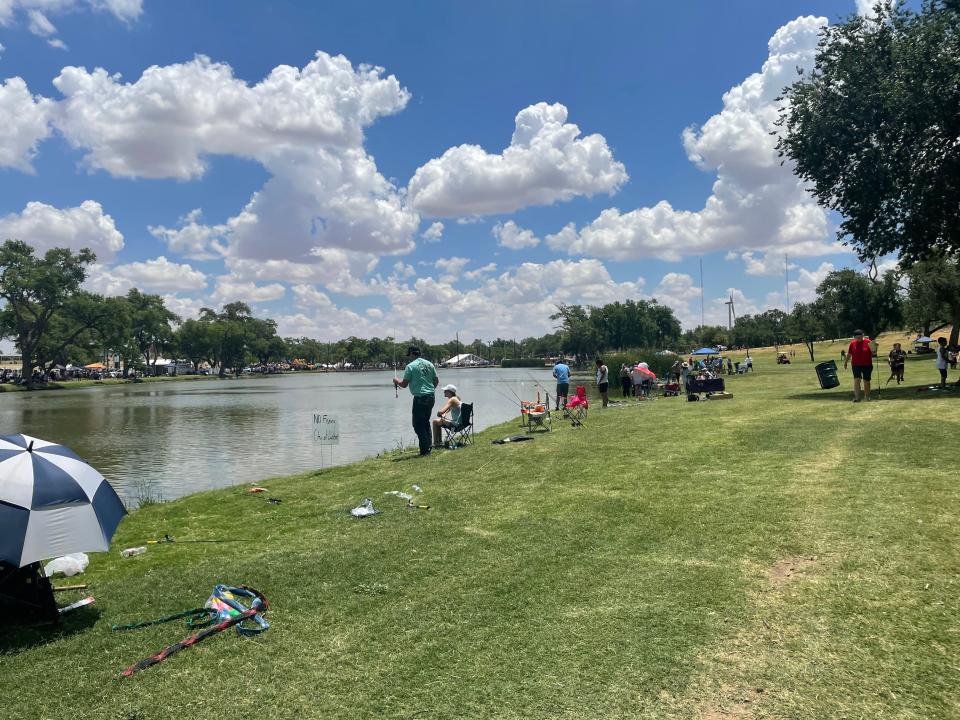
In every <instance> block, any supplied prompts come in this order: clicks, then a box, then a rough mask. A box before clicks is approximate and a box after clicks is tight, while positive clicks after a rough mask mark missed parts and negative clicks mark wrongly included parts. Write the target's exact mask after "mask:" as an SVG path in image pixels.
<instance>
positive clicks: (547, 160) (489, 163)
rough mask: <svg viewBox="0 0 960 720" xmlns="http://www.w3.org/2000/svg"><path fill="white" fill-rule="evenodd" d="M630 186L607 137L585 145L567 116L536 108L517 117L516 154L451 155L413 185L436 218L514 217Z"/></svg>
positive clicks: (416, 197)
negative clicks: (524, 211) (528, 210)
mask: <svg viewBox="0 0 960 720" xmlns="http://www.w3.org/2000/svg"><path fill="white" fill-rule="evenodd" d="M626 180H627V172H626V169H625V168H624V166H623V164H622V163H619V162H617V161H616V160H614V158H613V153H612V152H611V150H610V148H609V147H608V146H607V141H606V139H604V137H603V136H602V135H598V134H594V135H588V136H586V137H580V128H578V127H577V126H576V125H574V124H572V123H568V122H567V108H566V107H565V106H563V105H561V104H559V103H554V104H553V105H548V104H547V103H537V104H536V105H531V106H530V107H527V108H525V109H523V110H521V111H520V112H519V113H518V114H517V117H516V123H515V129H514V132H513V138H512V139H511V141H510V146H509V147H507V148H506V149H505V150H504V151H503V152H502V153H501V154H499V155H497V154H491V153H488V152H486V151H485V150H484V149H483V148H481V147H479V146H478V145H460V146H457V147H453V148H450V149H449V150H447V151H446V152H445V153H443V155H441V156H440V157H439V158H434V159H432V160H430V161H429V162H427V163H426V164H425V165H423V166H421V167H419V168H417V171H416V172H415V173H414V175H413V177H412V178H411V180H410V183H409V185H408V193H409V197H410V202H411V204H412V205H413V207H414V208H415V209H416V210H418V211H420V212H422V213H424V214H425V215H430V216H434V217H457V216H470V215H489V214H493V213H508V212H513V211H515V210H519V209H520V208H523V207H528V206H531V205H551V204H553V203H555V202H559V201H565V200H570V199H572V198H574V197H577V196H579V195H586V196H591V195H595V194H596V193H601V192H603V193H613V192H616V190H617V189H619V187H620V186H621V185H623V183H624V182H626Z"/></svg>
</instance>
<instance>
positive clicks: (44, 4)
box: [0, 0, 143, 50]
mask: <svg viewBox="0 0 960 720" xmlns="http://www.w3.org/2000/svg"><path fill="white" fill-rule="evenodd" d="M90 10H93V11H95V12H106V13H109V14H110V15H113V16H114V17H115V18H116V19H118V20H120V21H122V22H124V23H127V24H129V23H130V22H132V21H134V20H136V19H137V18H139V17H140V16H141V15H142V14H143V0H0V26H4V27H13V26H15V25H16V24H17V20H18V18H19V17H22V18H23V20H24V21H25V22H26V23H27V30H29V31H30V32H31V33H32V34H34V35H36V36H37V37H42V38H46V39H47V43H48V44H49V45H50V46H51V47H55V48H59V49H61V50H66V49H67V46H66V44H65V43H64V42H63V41H62V40H60V39H59V38H57V37H55V36H56V34H57V28H56V26H55V25H54V24H53V22H52V21H51V20H50V16H51V15H64V14H66V13H71V12H82V11H90Z"/></svg>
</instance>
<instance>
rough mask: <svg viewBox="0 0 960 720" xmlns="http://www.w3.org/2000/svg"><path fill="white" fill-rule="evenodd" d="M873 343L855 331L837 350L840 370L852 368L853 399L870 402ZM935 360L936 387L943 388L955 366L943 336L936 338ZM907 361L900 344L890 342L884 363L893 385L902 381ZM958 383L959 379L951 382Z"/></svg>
mask: <svg viewBox="0 0 960 720" xmlns="http://www.w3.org/2000/svg"><path fill="white" fill-rule="evenodd" d="M875 345H876V343H874V341H872V340H871V339H870V338H868V337H866V336H865V335H864V332H863V330H855V331H854V333H853V340H851V341H850V345H848V346H847V349H846V351H844V350H841V351H840V358H841V359H842V360H843V369H844V370H846V369H847V366H848V365H849V366H851V367H852V370H853V401H854V402H860V401H861V400H863V401H865V402H870V382H871V380H872V376H873V358H874V354H875V352H876V347H875ZM935 353H936V363H937V370H938V371H939V372H940V388H941V389H946V387H947V371H948V368H950V367H956V366H957V356H956V353H953V352H951V351H950V348H949V347H948V346H947V339H946V338H945V337H940V338H937V347H936V350H935ZM906 362H907V353H906V352H904V350H903V348H902V346H901V345H900V343H894V344H893V348H892V349H891V350H890V352H889V353H888V355H887V364H888V365H889V366H890V378H889V379H888V380H887V382H890V380H893V379H896V381H897V385H900V384H901V383H903V381H904V379H903V374H904V369H905V367H906ZM955 384H957V385H960V380H957V382H956V383H955Z"/></svg>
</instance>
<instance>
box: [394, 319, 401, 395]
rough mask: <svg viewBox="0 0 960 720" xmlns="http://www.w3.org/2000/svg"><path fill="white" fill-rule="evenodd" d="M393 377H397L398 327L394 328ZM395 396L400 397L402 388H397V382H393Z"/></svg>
mask: <svg viewBox="0 0 960 720" xmlns="http://www.w3.org/2000/svg"><path fill="white" fill-rule="evenodd" d="M393 379H394V380H396V379H397V329H396V328H394V329H393ZM393 397H394V398H398V399H399V397H400V390H398V389H397V384H396V383H394V384H393Z"/></svg>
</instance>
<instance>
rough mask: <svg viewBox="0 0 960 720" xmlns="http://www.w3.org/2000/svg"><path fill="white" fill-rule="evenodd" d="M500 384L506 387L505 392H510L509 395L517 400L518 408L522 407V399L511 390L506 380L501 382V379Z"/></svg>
mask: <svg viewBox="0 0 960 720" xmlns="http://www.w3.org/2000/svg"><path fill="white" fill-rule="evenodd" d="M500 382H502V383H503V384H504V385H506V386H507V390H509V391H510V394H511V395H513V396H514V397H515V398H516V399H517V402H518V403H520V406H521V407H522V406H523V402H524V401H523V398H521V397H520V396H519V395H517V393H516V392H514V390H513V388H512V387H511V386H510V384H509V383H508V382H507V381H506V380H502V379H501V380H500Z"/></svg>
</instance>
